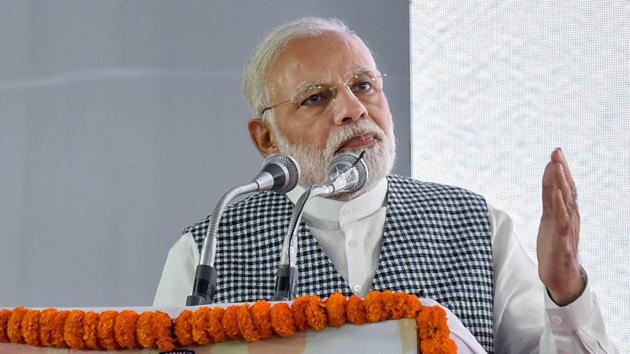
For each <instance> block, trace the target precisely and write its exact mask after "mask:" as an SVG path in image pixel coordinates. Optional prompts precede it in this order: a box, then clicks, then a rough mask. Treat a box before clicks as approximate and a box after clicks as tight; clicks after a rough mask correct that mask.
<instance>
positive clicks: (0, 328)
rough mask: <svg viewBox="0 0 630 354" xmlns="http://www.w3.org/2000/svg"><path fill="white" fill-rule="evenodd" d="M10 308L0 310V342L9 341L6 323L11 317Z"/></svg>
mask: <svg viewBox="0 0 630 354" xmlns="http://www.w3.org/2000/svg"><path fill="white" fill-rule="evenodd" d="M11 313H12V311H11V310H7V309H4V310H0V343H7V342H9V336H8V335H7V333H6V330H5V329H6V328H7V323H8V322H9V318H10V317H11Z"/></svg>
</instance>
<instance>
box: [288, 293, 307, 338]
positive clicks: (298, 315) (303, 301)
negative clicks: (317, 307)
mask: <svg viewBox="0 0 630 354" xmlns="http://www.w3.org/2000/svg"><path fill="white" fill-rule="evenodd" d="M310 301H311V300H310V297H309V296H300V297H298V298H297V299H295V300H294V301H293V304H292V305H291V312H293V319H294V320H295V328H296V329H297V330H298V331H306V330H307V329H308V320H307V318H306V306H308V303H309V302H310Z"/></svg>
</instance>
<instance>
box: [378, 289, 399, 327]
mask: <svg viewBox="0 0 630 354" xmlns="http://www.w3.org/2000/svg"><path fill="white" fill-rule="evenodd" d="M397 294H398V293H394V292H392V291H391V290H386V291H385V292H383V297H382V298H383V308H384V309H385V311H386V312H387V315H388V318H389V319H392V320H399V319H401V318H402V317H403V316H404V315H405V300H404V298H401V297H400V296H396V295H397Z"/></svg>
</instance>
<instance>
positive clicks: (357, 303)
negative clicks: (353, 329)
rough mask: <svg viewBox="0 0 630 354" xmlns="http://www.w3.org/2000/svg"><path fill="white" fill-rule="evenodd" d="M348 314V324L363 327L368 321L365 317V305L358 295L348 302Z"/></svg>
mask: <svg viewBox="0 0 630 354" xmlns="http://www.w3.org/2000/svg"><path fill="white" fill-rule="evenodd" d="M346 313H347V316H348V322H350V323H352V324H354V325H362V324H364V323H365V322H366V321H367V318H366V315H365V304H364V303H363V299H361V298H360V297H358V296H357V295H352V296H351V297H350V300H348V306H347V307H346Z"/></svg>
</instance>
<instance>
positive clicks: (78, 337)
mask: <svg viewBox="0 0 630 354" xmlns="http://www.w3.org/2000/svg"><path fill="white" fill-rule="evenodd" d="M83 316H84V314H83V311H79V310H73V311H70V313H69V314H68V318H67V319H66V324H65V325H64V333H63V338H64V339H65V341H66V343H67V344H68V346H70V348H72V349H83V348H84V347H85V343H84V342H83Z"/></svg>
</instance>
